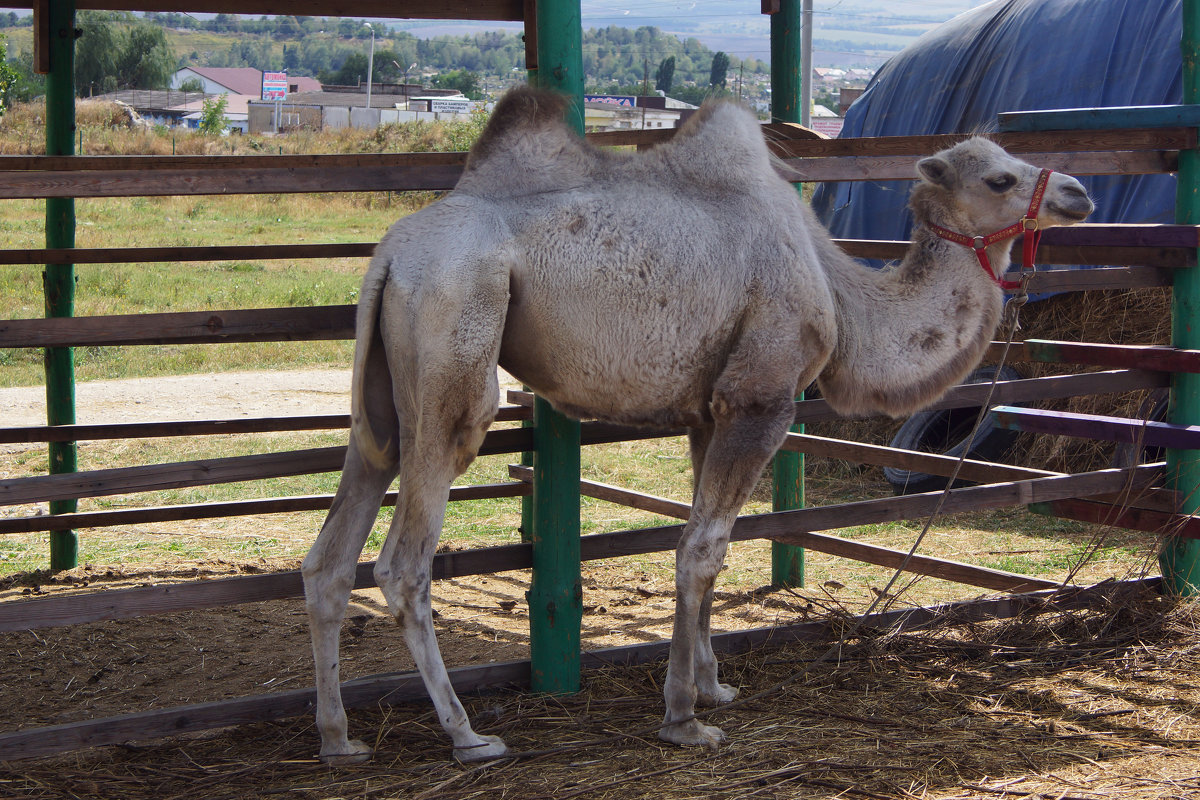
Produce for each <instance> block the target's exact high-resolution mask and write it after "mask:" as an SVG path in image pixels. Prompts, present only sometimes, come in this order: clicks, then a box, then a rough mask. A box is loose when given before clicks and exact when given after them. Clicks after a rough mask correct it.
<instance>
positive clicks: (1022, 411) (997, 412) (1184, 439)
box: [992, 406, 1200, 450]
mask: <svg viewBox="0 0 1200 800" xmlns="http://www.w3.org/2000/svg"><path fill="white" fill-rule="evenodd" d="M992 414H993V416H994V417H995V420H996V425H997V426H998V427H1001V428H1007V429H1008V430H1012V431H1028V432H1029V433H1050V434H1054V435H1056V436H1072V437H1075V438H1078V439H1093V440H1097V441H1102V442H1120V443H1124V444H1140V445H1144V446H1146V447H1170V448H1174V449H1176V450H1200V425H1175V424H1173V423H1170V422H1153V421H1149V420H1140V419H1128V418H1125V417H1106V416H1102V415H1100V414H1078V413H1074V412H1070V411H1047V410H1044V409H1038V408H1016V407H1013V406H997V407H995V408H994V409H992Z"/></svg>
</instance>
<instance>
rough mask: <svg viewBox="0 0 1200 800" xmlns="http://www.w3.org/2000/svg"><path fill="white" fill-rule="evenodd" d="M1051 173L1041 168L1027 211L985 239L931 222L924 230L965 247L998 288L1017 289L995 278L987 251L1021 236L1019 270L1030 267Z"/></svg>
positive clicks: (1039, 231) (1039, 233)
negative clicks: (1022, 241)
mask: <svg viewBox="0 0 1200 800" xmlns="http://www.w3.org/2000/svg"><path fill="white" fill-rule="evenodd" d="M1051 172H1053V170H1049V169H1043V170H1042V171H1041V173H1040V174H1039V175H1038V179H1037V185H1036V186H1034V187H1033V197H1031V198H1030V199H1029V210H1028V211H1026V212H1025V216H1023V217H1021V218H1020V219H1019V220H1017V221H1016V222H1014V223H1013V224H1012V225H1009V226H1008V227H1007V228H1004V229H1003V230H998V231H996V232H995V233H989V234H988V235H987V236H967V235H965V234H961V233H955V232H954V231H952V230H947V229H946V228H943V227H942V226H940V225H934V224H933V223H932V222H927V223H925V227H927V228H929V230H931V231H933V232H934V233H936V234H937V235H938V236H940V237H942V238H943V239H945V240H947V241H950V242H954V243H955V244H961V245H962V246H963V247H969V248H971V249H972V250H974V251H975V257H976V258H978V259H979V266H980V267H981V268H982V269H983V271H984V272H986V273H987V275H988V277H989V278H991V279H992V280H994V281H995V282H996V284H997V285H998V286H999V287H1000V288H1001V289H1018V288H1020V286H1021V282H1020V281H1006V280H1002V279H1001V278H1000V276H999V275H997V274H996V273H995V272H993V271H992V264H991V262H990V261H989V260H988V257H987V249H988V247H990V246H991V245H994V244H996V242H1003V241H1004V240H1005V239H1011V238H1013V237H1014V236H1019V235H1020V234H1022V233H1024V234H1025V246H1024V247H1023V248H1022V252H1023V254H1024V260H1023V264H1022V268H1023V269H1032V268H1033V255H1034V253H1035V252H1037V246H1038V242H1039V241H1040V240H1041V238H1042V232H1041V230H1040V229H1039V228H1038V221H1037V216H1038V209H1040V208H1041V207H1042V197H1043V196H1044V195H1045V194H1046V184H1047V183H1048V182H1049V181H1050V173H1051Z"/></svg>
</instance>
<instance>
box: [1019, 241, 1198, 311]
mask: <svg viewBox="0 0 1200 800" xmlns="http://www.w3.org/2000/svg"><path fill="white" fill-rule="evenodd" d="M1056 249H1057V250H1060V251H1061V250H1062V249H1063V248H1056ZM1115 249H1116V248H1110V249H1104V248H1087V247H1078V248H1071V252H1069V253H1060V256H1061V260H1057V259H1056V260H1055V261H1042V260H1041V259H1040V258H1039V264H1038V266H1039V269H1038V270H1037V271H1035V272H1034V273H1033V274H1032V275H1030V276H1029V284H1028V287H1027V290H1028V291H1030V292H1095V291H1103V290H1105V289H1117V290H1123V289H1149V288H1154V287H1162V286H1171V285H1172V284H1173V283H1174V282H1175V275H1174V274H1173V272H1172V270H1175V269H1181V268H1184V267H1193V266H1195V261H1196V256H1195V253H1196V251H1195V250H1191V251H1185V250H1183V249H1176V250H1148V249H1144V248H1138V249H1136V250H1135V249H1134V248H1120V249H1121V250H1122V251H1123V252H1121V253H1116V252H1114V250H1115ZM1109 256H1115V258H1109ZM1114 262H1115V263H1120V264H1129V263H1136V264H1143V265H1146V264H1149V263H1150V262H1153V263H1154V264H1155V266H1111V267H1093V268H1091V269H1041V268H1040V267H1041V266H1042V265H1044V264H1049V263H1054V264H1067V263H1070V264H1099V263H1105V264H1112V263H1114ZM1021 278H1022V273H1020V272H1009V273H1006V274H1005V275H1004V279H1005V280H1010V281H1019V280H1021ZM1084 302H1086V301H1084Z"/></svg>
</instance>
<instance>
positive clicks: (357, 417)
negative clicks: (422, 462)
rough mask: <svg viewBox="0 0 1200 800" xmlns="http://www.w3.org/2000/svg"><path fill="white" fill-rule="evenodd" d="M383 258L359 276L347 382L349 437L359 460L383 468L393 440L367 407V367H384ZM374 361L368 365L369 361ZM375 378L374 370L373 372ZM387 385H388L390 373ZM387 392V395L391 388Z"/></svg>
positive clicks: (393, 457)
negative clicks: (351, 367)
mask: <svg viewBox="0 0 1200 800" xmlns="http://www.w3.org/2000/svg"><path fill="white" fill-rule="evenodd" d="M387 274H388V267H387V261H386V260H385V259H381V258H374V259H372V260H371V266H370V267H369V268H368V269H367V274H366V276H365V277H364V278H363V283H362V289H361V290H360V291H359V297H358V315H357V317H356V320H355V338H354V373H353V377H352V380H351V384H350V437H351V438H352V439H353V440H354V443H355V444H356V445H358V451H359V453H360V455H361V456H362V458H363V460H364V461H366V462H367V463H368V464H371V465H372V466H375V467H378V468H380V469H385V468H387V467H389V466H391V465H392V464H394V463H395V461H396V446H397V444H398V443H397V442H393V441H392V440H391V439H390V438H384V437H382V436H380V435H379V434H377V433H376V431H375V429H374V428H373V427H372V426H371V417H370V414H369V412H368V410H367V397H366V395H367V385H366V382H367V370H368V369H371V368H372V367H373V366H377V365H381V366H382V367H383V370H384V371H385V374H386V370H387V360H386V357H384V355H383V351H382V347H383V340H382V338H381V336H380V331H379V309H380V305H381V303H382V295H383V287H384V286H385V285H386V284H387ZM373 361H374V362H377V364H374V365H373V364H372V363H371V362H373ZM376 377H378V373H376ZM388 377H389V384H390V376H388ZM387 395H388V396H389V397H390V396H391V391H390V387H389V391H388V392H387Z"/></svg>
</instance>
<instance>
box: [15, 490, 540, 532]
mask: <svg viewBox="0 0 1200 800" xmlns="http://www.w3.org/2000/svg"><path fill="white" fill-rule="evenodd" d="M528 494H529V486H528V485H527V484H525V483H494V484H480V485H478V486H455V487H452V488H451V489H450V501H451V502H458V501H461V500H483V499H496V498H501V497H525V496H526V495H528ZM333 497H334V496H333V495H331V494H318V495H299V496H296V497H274V498H265V499H259V500H235V501H231V502H224V503H189V504H186V505H173V506H153V507H151V508H124V509H121V510H119V511H80V512H76V513H71V514H38V515H35V516H32V517H0V534H8V533H37V532H41V531H64V530H74V529H77V528H103V527H108V526H112V525H145V524H148V523H161V522H178V521H179V520H185V519H186V520H195V519H219V518H222V517H246V516H252V515H257V514H283V513H289V512H296V511H327V510H328V509H329V507H330V506H331V505H332V504H333ZM396 497H397V493H396V492H388V493H387V494H386V495H384V498H383V505H385V506H394V505H396Z"/></svg>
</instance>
